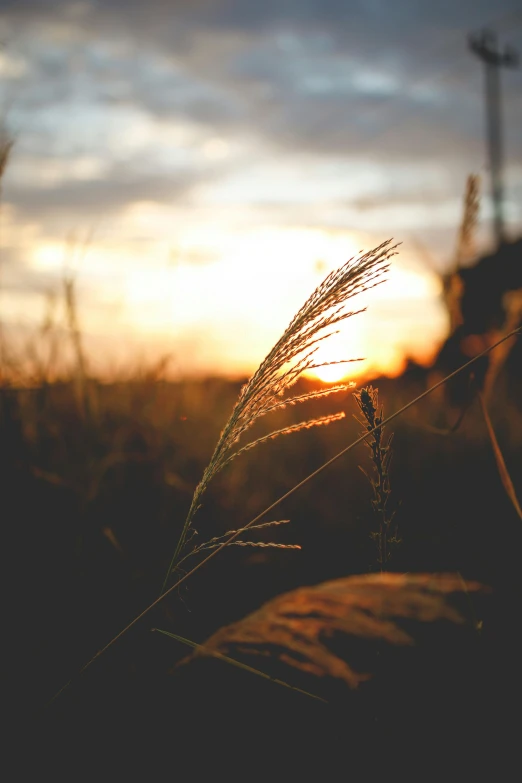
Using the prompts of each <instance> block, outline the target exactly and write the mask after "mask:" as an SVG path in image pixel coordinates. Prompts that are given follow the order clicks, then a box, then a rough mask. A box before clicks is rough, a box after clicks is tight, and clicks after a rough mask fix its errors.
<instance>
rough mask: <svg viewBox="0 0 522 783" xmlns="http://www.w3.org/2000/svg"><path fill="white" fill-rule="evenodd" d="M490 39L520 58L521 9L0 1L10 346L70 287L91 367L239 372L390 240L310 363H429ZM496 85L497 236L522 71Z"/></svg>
mask: <svg viewBox="0 0 522 783" xmlns="http://www.w3.org/2000/svg"><path fill="white" fill-rule="evenodd" d="M484 27H488V28H490V29H492V30H494V31H495V32H496V33H497V35H498V38H499V43H500V45H501V46H502V47H503V46H505V45H510V46H512V47H514V48H515V49H518V51H519V52H522V9H520V6H519V2H518V1H517V0H496V1H495V2H492V0H460V2H459V3H456V2H454V0H451V2H450V0H440V2H438V3H433V2H427V1H425V0H417V2H414V0H264V1H263V2H262V3H261V2H258V0H190V2H188V1H187V2H181V1H180V0H171V1H170V2H168V1H167V0H148V2H146V3H144V2H139V1H138V0H103V2H102V0H100V1H99V2H96V1H95V0H91V2H88V1H87V0H82V1H81V2H71V1H69V2H67V1H66V0H62V1H61V2H53V1H52V0H39V1H38V0H34V2H24V0H0V116H1V117H2V118H3V119H2V121H3V125H4V128H5V129H6V132H7V133H9V134H10V136H11V138H12V139H13V140H14V145H13V148H12V153H11V157H10V160H9V164H8V167H7V170H6V172H5V175H4V179H3V181H2V193H1V205H0V231H1V234H0V320H1V324H2V327H3V329H4V333H7V334H9V335H11V336H12V339H13V340H16V339H17V336H20V335H23V336H24V339H25V336H27V335H29V334H31V333H32V331H34V330H35V329H37V328H39V327H41V325H42V323H43V322H44V321H45V319H46V317H47V315H48V312H49V308H50V303H51V302H52V301H55V303H56V301H58V303H59V292H60V290H61V285H62V281H63V278H64V275H72V276H74V278H75V281H76V283H75V284H76V291H77V300H78V317H79V320H80V323H81V327H82V333H83V335H84V340H85V345H86V349H87V352H88V355H89V362H90V367H91V368H92V370H93V371H95V370H96V371H98V372H109V373H110V372H111V369H112V370H114V369H115V368H116V367H122V366H124V365H125V363H126V362H127V363H128V362H129V361H131V360H132V361H143V362H152V361H155V360H156V359H157V358H158V357H160V356H164V355H167V354H168V355H169V356H170V365H169V367H170V369H171V372H172V373H173V374H174V375H175V376H176V377H180V376H181V377H186V376H190V375H201V374H216V373H218V374H219V373H221V374H225V375H229V376H240V375H245V374H248V373H250V372H252V371H253V370H254V369H255V368H256V366H257V365H258V364H259V362H260V361H261V360H262V358H263V357H264V355H265V354H266V353H267V352H268V351H269V349H270V348H271V346H272V345H273V343H274V342H275V341H276V340H277V338H278V337H279V336H280V334H281V333H282V331H283V330H284V328H285V327H286V326H287V324H288V322H289V321H290V320H291V318H292V316H293V314H294V313H295V312H296V311H297V310H298V309H299V307H300V306H301V304H302V303H303V302H304V300H305V299H306V298H307V297H308V296H309V295H310V294H311V293H312V291H313V290H314V288H315V287H316V286H317V285H318V284H319V283H320V282H321V280H322V278H323V277H324V276H325V275H326V274H327V273H328V272H329V271H331V270H332V269H334V268H336V267H338V266H340V265H341V264H342V263H344V261H346V260H347V259H348V258H350V257H352V256H353V255H355V254H357V253H358V252H359V251H366V250H369V249H371V248H372V247H375V246H377V245H378V244H380V243H381V242H382V241H384V240H386V239H391V238H393V240H394V241H396V242H400V243H401V245H400V248H399V254H398V255H397V256H395V257H394V259H393V261H392V267H391V270H390V273H389V276H388V280H387V281H386V282H385V283H383V284H382V285H381V286H379V287H378V288H376V289H374V290H373V291H372V292H370V293H369V294H367V295H364V296H363V297H362V298H361V300H360V302H359V301H357V306H366V307H367V310H366V312H364V313H362V314H359V315H357V316H354V317H353V318H350V319H348V321H347V322H346V328H345V329H344V330H343V332H342V334H340V335H339V336H337V337H335V338H332V339H331V340H329V341H327V342H325V343H324V347H322V348H321V356H320V358H321V359H322V360H323V361H333V360H335V359H350V358H356V357H361V356H362V357H365V358H366V360H365V361H364V362H361V363H359V364H357V369H355V367H356V365H351V366H350V372H351V373H354V372H355V373H357V372H359V373H365V372H366V373H371V372H385V373H390V374H396V373H397V372H399V371H400V370H401V368H402V366H403V364H404V361H405V360H406V358H407V357H411V358H413V359H415V360H417V361H421V362H429V361H430V359H431V358H432V356H433V355H434V352H435V351H436V350H437V347H438V346H440V344H441V342H442V340H443V339H444V337H445V335H446V333H447V329H448V319H447V315H446V312H445V309H444V306H443V304H442V300H441V282H440V273H442V272H444V271H446V270H448V269H449V268H450V267H451V265H452V263H453V253H454V248H455V243H456V237H457V233H458V227H459V222H460V218H461V214H462V197H463V193H464V188H465V182H466V178H467V176H468V175H469V174H479V175H480V176H481V182H482V191H483V195H482V201H481V209H480V218H479V226H478V229H477V244H478V248H479V249H480V248H484V249H486V248H487V247H488V246H489V245H490V244H491V241H492V233H491V209H490V204H489V180H488V166H487V150H486V144H485V110H484V99H483V86H484V85H483V82H484V73H483V66H482V64H481V63H480V62H479V60H478V59H477V57H476V56H474V55H473V54H472V53H471V52H470V51H469V47H468V36H469V34H470V33H476V32H478V31H480V30H481V29H483V28H484ZM501 79H502V94H503V122H504V140H505V158H506V163H505V184H506V204H505V211H506V220H507V229H508V234H509V235H510V236H512V237H513V238H514V237H517V236H518V235H519V233H520V231H519V229H520V225H521V223H522V135H521V134H520V127H521V124H522V71H521V70H520V68H519V69H507V68H505V69H503V70H502V76H501ZM53 297H55V300H53ZM56 297H58V299H56ZM354 304H355V303H354ZM56 306H57V308H58V309H57V311H56V312H57V318H62V319H63V314H62V315H60V310H59V304H58V305H56ZM46 314H47V315H46ZM344 369H345V370H346V367H344ZM330 373H331V374H330V376H329V377H328V380H335V379H336V371H335V370H331V371H330Z"/></svg>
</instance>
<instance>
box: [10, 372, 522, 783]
mask: <svg viewBox="0 0 522 783" xmlns="http://www.w3.org/2000/svg"><path fill="white" fill-rule="evenodd" d="M419 384H420V379H418V378H417V379H416V378H412V377H408V378H407V377H405V378H403V379H401V380H395V381H386V380H384V379H382V380H381V381H379V382H378V384H377V385H378V387H379V392H380V398H381V401H382V402H383V404H384V407H385V413H388V414H389V413H391V412H393V411H394V410H396V409H397V408H398V407H400V405H401V404H403V403H404V402H406V401H407V400H408V399H410V398H411V397H413V396H415V394H416V393H418V391H419V388H420V387H419ZM160 386H161V385H160ZM237 390H238V386H237V385H234V384H230V385H227V384H224V383H222V382H210V381H209V382H207V384H206V385H204V386H201V385H198V386H197V387H196V386H194V387H193V388H192V389H179V388H177V389H174V388H170V387H168V386H161V388H160V387H159V386H157V385H156V386H149V387H146V388H138V386H136V388H127V389H124V390H122V389H107V390H105V391H103V392H100V394H99V396H98V403H99V405H98V409H97V413H96V418H94V414H92V415H93V418H92V419H89V420H86V419H85V418H83V419H82V418H81V417H79V416H78V414H77V411H76V410H75V406H74V399H73V396H72V392H71V389H70V388H66V387H63V388H51V389H47V390H44V391H40V392H38V391H34V392H31V393H27V392H26V393H17V392H12V391H8V390H4V393H3V397H2V423H1V445H0V454H1V463H2V470H1V475H2V487H3V498H4V503H3V512H4V513H3V524H2V529H3V546H2V559H3V562H2V572H3V574H4V575H5V577H6V582H5V584H6V587H5V590H4V597H5V599H6V601H5V610H4V617H5V618H6V621H5V624H4V633H5V635H4V643H3V649H4V654H5V660H4V664H3V667H2V668H3V678H2V680H3V682H2V690H3V693H2V704H3V709H4V716H5V718H4V721H3V725H4V727H6V726H7V727H8V729H7V730H5V729H4V739H5V740H6V743H5V747H6V757H7V756H8V755H11V753H14V754H15V761H16V767H15V769H16V770H17V771H18V772H17V773H16V774H19V779H22V780H28V779H30V778H29V777H28V775H29V770H31V771H32V774H38V776H39V777H43V776H44V775H45V776H47V777H48V778H50V779H53V780H58V779H64V780H70V781H75V780H80V779H89V780H94V779H97V780H98V779H101V780H105V779H107V780H108V779H113V780H123V779H127V778H130V779H134V778H136V779H138V778H140V779H142V780H154V781H155V780H163V779H165V778H169V777H176V776H179V775H183V777H184V778H186V777H187V776H188V779H194V780H199V779H201V777H202V776H203V774H204V773H207V772H210V773H211V774H213V775H216V776H218V775H219V777H222V776H223V775H226V776H227V777H228V776H233V777H234V778H235V777H238V778H241V779H248V778H251V777H254V776H255V775H256V774H259V772H260V771H261V770H262V769H265V770H268V771H269V773H270V775H271V777H272V778H273V779H274V778H275V779H276V780H279V779H281V780H283V779H285V780H286V779H297V777H298V776H303V777H306V776H309V777H311V776H312V774H313V775H314V777H316V776H317V775H321V776H322V777H323V779H325V780H334V779H336V778H341V777H343V778H348V779H349V778H351V777H353V776H354V775H355V779H357V780H364V779H368V780H372V779H376V776H377V775H380V774H383V773H384V772H388V774H394V775H395V774H398V775H401V776H405V775H408V776H411V777H412V778H415V779H420V780H424V779H429V777H430V775H431V774H432V773H435V771H438V772H439V773H442V774H444V775H445V778H446V779H449V780H452V779H455V780H457V779H459V780H471V779H472V777H474V776H477V775H479V774H481V775H482V776H483V777H484V772H485V770H486V769H487V767H488V765H490V764H491V765H492V769H493V772H492V774H495V777H496V778H497V779H502V776H501V774H500V768H501V766H502V765H504V764H507V763H508V762H510V761H513V760H514V759H515V758H516V752H517V743H518V739H517V737H518V736H519V730H520V722H519V719H518V711H519V703H520V693H521V690H520V673H519V672H520V660H521V656H520V653H521V644H520V641H519V632H518V625H519V616H520V605H521V601H520V598H521V596H522V576H521V574H522V571H521V568H520V552H521V551H522V523H521V521H520V519H518V517H517V515H516V513H515V511H514V509H513V507H512V505H511V504H510V502H509V500H508V498H507V497H506V494H505V492H504V490H503V488H502V485H501V482H500V478H499V475H498V471H497V467H496V464H495V461H494V458H493V455H492V450H491V446H490V444H489V442H488V440H487V437H486V435H485V429H484V426H483V422H481V419H480V413H479V409H478V406H476V405H475V406H474V407H472V409H471V411H470V413H469V415H468V416H467V417H466V419H465V423H464V425H463V427H462V428H461V429H460V430H459V431H458V432H457V433H456V434H455V435H453V436H451V437H444V436H440V435H436V434H434V433H432V432H427V431H425V430H424V429H423V428H422V425H423V424H424V423H431V424H435V425H438V426H441V425H443V424H444V423H447V422H448V421H450V422H451V420H452V417H454V412H453V411H448V410H447V408H445V407H444V405H443V404H442V403H441V401H440V400H438V401H437V400H433V401H430V402H429V403H425V404H423V405H421V406H419V408H418V409H415V411H416V412H415V413H414V414H411V415H410V416H409V417H406V416H405V417H402V418H399V419H398V420H397V421H396V422H394V424H393V425H390V430H393V431H394V433H395V438H394V444H393V449H394V457H393V466H392V496H393V499H394V502H395V503H396V504H397V516H396V519H397V523H398V525H399V531H400V535H401V537H402V543H401V544H400V545H399V547H398V548H397V549H396V553H395V556H394V559H393V561H392V563H391V569H392V570H395V571H398V572H456V571H458V572H459V573H460V574H462V576H463V577H464V578H465V579H476V580H479V581H480V582H482V583H484V584H486V585H488V586H490V587H491V588H492V594H491V598H490V600H489V601H488V602H487V603H486V604H485V605H484V606H483V607H481V608H480V612H481V613H482V616H481V617H480V618H478V619H480V620H482V623H483V625H482V629H483V630H482V634H481V635H480V639H479V640H478V641H477V645H476V649H475V648H474V649H473V650H472V651H471V652H470V651H467V652H466V655H467V657H466V659H465V660H461V659H460V658H461V656H460V657H459V650H455V657H454V658H452V659H451V661H450V662H449V663H446V664H445V665H444V667H438V668H437V664H436V661H437V654H436V652H437V651H434V656H433V657H432V658H431V659H430V660H429V661H428V662H427V663H426V664H425V668H424V669H423V672H424V674H423V679H422V680H419V679H418V678H417V679H416V678H415V677H410V675H409V674H408V672H407V671H398V672H397V677H396V678H395V677H394V678H392V680H393V681H392V682H389V683H388V685H386V687H384V688H383V690H382V693H380V694H377V695H376V696H374V698H373V700H370V702H369V704H364V703H363V702H362V701H361V699H359V698H355V696H353V694H351V695H349V696H346V695H345V696H343V697H342V698H340V699H339V702H338V703H335V702H334V703H331V704H323V703H320V702H316V701H314V700H312V699H310V698H309V697H306V696H302V695H301V694H297V693H296V692H294V691H290V690H288V689H285V688H283V687H281V686H278V685H276V684H273V683H269V682H266V681H264V680H261V679H258V678H255V677H253V676H251V675H248V674H246V673H244V672H239V671H238V670H237V669H233V668H232V667H228V666H227V665H226V664H223V663H221V662H219V661H212V662H210V663H209V665H208V666H207V667H206V668H203V669H201V668H198V667H194V668H193V669H192V668H191V667H186V668H185V667H182V668H180V669H177V668H174V666H175V664H176V662H177V661H179V660H180V659H181V658H182V657H183V656H185V655H186V654H187V652H188V650H187V649H186V648H185V647H183V646H182V645H181V644H180V643H178V642H176V641H173V640H172V639H168V638H166V637H165V636H162V635H160V634H159V633H152V632H151V629H152V628H154V627H159V628H164V629H167V630H171V631H173V632H175V633H177V634H179V635H181V636H185V637H187V638H189V639H192V640H194V641H197V642H201V641H203V640H204V639H205V638H207V637H208V636H209V635H210V634H212V633H213V632H214V631H215V630H216V629H218V628H219V627H220V626H222V625H224V624H226V623H229V622H232V621H235V620H237V619H239V618H240V617H242V616H244V615H246V614H248V613H249V612H251V611H254V610H255V609H257V608H258V607H259V606H260V605H261V604H262V603H263V602H265V601H266V600H269V599H270V598H272V597H273V596H275V595H278V594H280V593H282V592H284V591H287V590H292V589H295V588H296V587H299V586H301V585H312V584H317V583H319V582H321V581H324V580H326V579H334V578H338V577H343V576H347V575H350V574H357V573H368V572H369V571H372V570H376V568H377V566H376V562H375V545H374V543H373V542H372V541H371V540H370V538H369V535H368V532H369V527H370V526H371V525H372V524H374V523H373V522H372V516H371V514H372V512H371V506H370V489H369V486H368V483H367V480H366V479H365V477H364V476H363V475H362V473H361V472H360V471H359V470H358V469H357V466H358V465H359V464H361V465H364V466H365V468H366V469H369V463H368V457H367V453H366V451H365V450H364V449H363V448H361V447H359V448H358V450H357V451H356V452H355V451H354V452H352V453H351V454H350V455H347V457H346V458H344V459H342V460H339V461H338V462H337V463H336V464H335V465H334V466H332V468H331V469H330V470H328V471H325V472H324V473H323V474H322V475H321V476H320V477H318V478H317V479H316V480H314V481H313V482H311V483H310V484H309V485H307V486H306V487H304V488H303V489H302V490H301V491H300V492H299V493H296V495H295V496H294V497H293V498H291V499H290V500H288V501H287V502H286V503H285V504H284V505H282V507H281V508H280V509H279V510H277V512H274V515H272V516H271V517H270V518H271V519H273V518H290V519H291V520H292V524H291V525H289V526H283V527H282V528H277V529H273V530H275V531H276V534H277V537H276V539H275V540H278V541H285V542H288V543H299V544H301V546H302V551H301V552H295V551H292V550H288V551H284V550H266V549H264V550H257V549H250V550H249V549H240V548H231V549H230V550H227V551H225V552H223V553H220V555H219V556H218V557H216V558H215V560H214V561H212V563H210V564H209V565H208V566H205V567H204V569H202V570H201V572H199V573H198V574H196V575H194V577H192V578H191V581H190V583H187V588H186V589H182V590H181V592H180V594H179V596H178V595H173V596H172V597H170V598H169V599H168V600H167V601H165V602H164V604H163V605H161V606H160V607H158V608H157V609H156V610H154V611H153V612H151V613H150V615H148V616H147V618H145V619H144V620H143V621H142V622H140V623H139V624H138V626H137V627H136V628H135V629H133V630H132V631H131V632H130V633H129V634H128V635H127V636H126V637H125V638H124V639H122V640H121V641H120V642H118V643H117V644H115V645H114V646H113V647H112V648H111V650H110V651H109V652H108V653H107V654H106V655H104V656H103V657H102V658H100V659H99V660H98V661H97V662H95V663H94V664H93V665H92V667H91V668H90V669H89V671H88V672H86V673H85V674H84V675H83V676H82V677H80V678H78V679H76V680H74V681H73V683H72V684H71V686H70V687H69V688H68V689H67V690H66V691H65V692H64V693H63V694H62V695H61V696H60V697H59V698H58V699H57V700H56V701H55V702H54V703H52V704H51V705H49V706H46V704H47V702H48V700H49V699H50V698H51V697H52V695H53V694H54V693H55V692H56V691H57V690H58V689H59V688H60V687H61V686H62V685H63V684H64V683H65V682H66V681H67V680H68V679H69V678H70V677H74V676H75V675H76V673H77V672H78V670H79V669H80V667H81V666H82V665H83V664H84V663H86V661H87V660H89V658H90V657H91V656H92V655H94V654H95V653H96V651H97V650H99V649H100V648H101V647H102V646H103V645H104V644H106V643H107V642H108V641H109V640H110V638H112V636H114V634H115V633H117V632H118V631H119V630H121V629H122V628H123V627H124V626H125V625H126V624H127V623H128V622H129V621H130V620H132V619H133V618H134V617H135V616H136V615H137V614H138V613H139V612H140V611H141V610H143V609H144V608H145V607H146V606H148V604H149V603H150V602H151V601H152V600H154V598H155V597H156V596H157V594H158V591H159V588H160V585H161V581H162V578H163V576H164V572H165V569H166V567H167V564H168V562H169V559H170V556H171V554H172V549H173V544H174V542H175V540H176V533H177V531H179V526H180V523H181V520H182V519H183V518H184V515H185V513H186V510H187V508H188V505H189V503H190V497H191V493H192V491H193V488H194V486H195V483H196V482H197V480H198V479H199V477H200V475H201V471H202V469H203V468H204V466H205V464H206V462H207V461H208V458H209V456H210V453H211V451H212V447H213V445H214V442H215V439H216V437H217V434H218V433H219V430H220V428H221V427H222V426H223V424H224V421H225V420H226V417H227V416H228V413H229V411H230V409H231V407H232V404H233V401H234V399H235V396H236V395H237ZM508 391H509V394H508V393H507V391H506V390H505V389H504V391H503V392H502V393H501V391H500V390H499V396H498V398H497V401H496V403H495V404H494V405H493V406H492V417H493V420H494V423H495V426H496V429H497V435H498V437H499V441H500V443H501V446H502V448H503V453H504V457H505V460H506V464H507V465H508V467H509V468H510V471H511V476H512V478H513V482H514V484H515V489H516V491H517V494H518V497H519V498H520V497H521V496H522V484H521V476H522V472H521V471H520V466H521V465H522V460H521V456H522V426H521V420H522V416H521V413H520V408H519V406H518V405H517V402H516V401H517V399H518V396H517V394H514V393H513V391H512V390H511V389H509V390H508ZM102 395H105V396H104V398H103V399H102ZM100 399H102V401H101V403H100ZM335 406H337V408H336V407H335ZM342 407H344V408H345V409H346V410H347V411H348V417H349V418H348V419H347V421H346V425H345V424H344V423H343V424H342V425H339V427H338V428H337V429H334V428H333V427H330V428H328V429H324V430H323V429H322V430H321V431H319V430H317V431H313V430H312V431H307V432H303V433H300V434H298V435H295V436H292V437H288V438H284V439H280V440H278V441H277V442H275V443H274V444H273V445H272V444H270V445H268V446H265V447H261V448H260V449H259V450H254V452H253V454H252V455H249V456H248V457H246V458H245V461H244V463H243V464H241V465H240V464H239V462H238V465H235V466H233V467H232V468H230V469H229V471H228V472H227V473H226V475H223V476H222V477H220V479H218V480H217V481H216V485H215V487H213V488H212V489H211V490H209V493H208V495H207V498H206V502H205V504H204V507H203V508H202V510H201V512H200V515H199V517H198V525H197V527H198V530H199V531H200V533H201V538H202V540H204V538H207V537H210V536H211V535H216V533H218V532H223V531H224V530H226V529H230V528H233V527H236V526H239V525H241V524H244V523H245V522H246V521H248V520H249V519H250V518H251V517H252V516H254V515H255V514H256V513H257V512H258V511H259V510H261V509H262V508H263V507H265V506H266V505H268V503H270V502H271V501H272V500H273V499H274V498H276V497H277V496H279V495H280V494H282V492H284V491H286V490H287V489H289V488H290V487H291V486H292V485H293V484H295V483H296V482H297V481H298V480H300V479H301V478H302V477H303V476H305V475H307V474H308V473H309V472H310V471H311V470H313V469H314V468H315V467H317V466H318V465H320V464H321V463H322V462H323V461H324V460H325V459H327V458H328V457H330V456H332V455H333V454H334V453H336V451H338V450H339V449H340V448H342V447H343V446H345V445H346V444H347V443H349V442H350V441H351V440H352V439H353V437H354V436H356V435H357V434H358V428H357V427H358V425H356V424H355V423H352V422H351V419H350V416H351V414H352V413H355V406H354V404H353V400H352V399H351V395H344V396H343V399H338V400H337V401H336V402H335V405H332V404H331V403H330V404H329V407H328V410H329V411H331V410H332V408H334V409H338V408H342ZM457 413H458V411H457ZM315 414H316V411H315V410H314V411H312V413H311V415H315ZM289 415H290V414H289ZM292 415H293V414H292ZM93 422H95V423H93ZM115 455H116V457H115ZM100 466H101V467H100ZM107 531H109V533H108V532H107ZM269 533H270V536H271V537H272V538H274V535H275V534H274V532H273V531H269ZM268 540H269V539H268ZM180 599H181V600H180ZM434 661H435V663H434ZM439 669H440V670H439ZM10 768H11V769H13V767H12V766H11V767H10ZM9 779H10V780H11V779H15V776H14V775H13V776H12V777H9ZM16 779H18V778H16Z"/></svg>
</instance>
